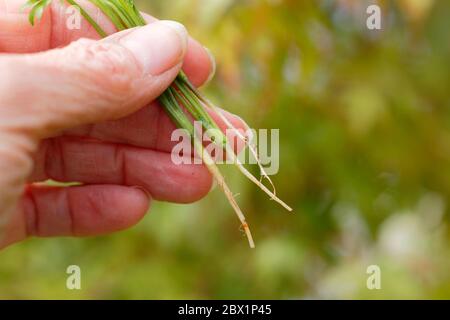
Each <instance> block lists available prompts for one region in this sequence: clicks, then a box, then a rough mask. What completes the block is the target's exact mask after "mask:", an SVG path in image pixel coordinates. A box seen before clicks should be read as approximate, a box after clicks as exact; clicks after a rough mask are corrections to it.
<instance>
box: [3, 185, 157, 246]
mask: <svg viewBox="0 0 450 320" xmlns="http://www.w3.org/2000/svg"><path fill="white" fill-rule="evenodd" d="M149 203H150V199H149V196H148V195H147V194H146V193H145V192H143V191H142V190H140V189H138V188H133V187H123V186H111V185H95V186H94V185H93V186H77V187H67V188H58V187H44V186H36V185H30V186H29V187H28V188H27V190H26V192H25V194H24V196H23V197H22V199H21V202H20V205H19V209H18V210H17V212H16V214H14V216H13V219H12V220H11V221H10V223H9V225H8V226H7V229H6V230H7V233H6V237H5V238H4V239H3V240H2V242H1V243H0V248H1V247H4V246H6V245H8V244H11V243H14V242H17V241H21V240H23V239H24V238H26V237H27V236H39V237H49V236H91V235H98V234H105V233H110V232H114V231H118V230H122V229H125V228H127V227H130V226H132V225H134V224H135V223H137V222H138V221H139V220H140V219H141V218H142V217H143V216H144V214H145V213H146V212H147V210H148V207H149Z"/></svg>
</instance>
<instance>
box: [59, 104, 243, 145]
mask: <svg viewBox="0 0 450 320" xmlns="http://www.w3.org/2000/svg"><path fill="white" fill-rule="evenodd" d="M222 112H223V114H224V115H225V116H226V118H227V119H228V120H229V121H230V122H231V124H233V126H234V127H235V128H237V129H239V130H240V131H245V130H246V129H247V128H248V127H247V125H246V123H245V122H244V121H243V120H242V119H241V118H239V117H238V116H236V115H233V114H231V113H228V112H227V111H225V110H222ZM211 115H212V117H213V119H214V120H215V121H216V123H217V125H218V126H219V127H220V128H221V129H222V131H224V132H225V129H226V128H227V126H226V125H225V123H224V122H223V120H222V119H221V118H220V117H219V116H218V115H216V114H214V113H211ZM175 128H176V127H175V125H174V124H173V122H172V120H170V118H169V117H168V116H167V114H166V113H165V112H164V110H163V109H162V108H161V106H160V105H158V104H157V103H152V104H150V105H149V106H147V107H144V108H142V109H140V110H138V111H137V112H135V113H133V114H132V115H130V116H127V117H125V118H122V119H118V120H114V121H107V122H103V123H99V124H93V125H87V126H81V127H78V128H75V129H72V130H68V131H66V132H64V134H65V135H68V136H76V137H88V138H94V139H99V140H102V141H105V142H111V143H121V144H128V145H132V146H136V147H140V148H147V149H153V150H158V151H162V152H171V151H172V149H173V147H174V146H175V145H176V144H177V143H178V141H171V135H172V133H173V131H174V130H175ZM236 151H240V150H236Z"/></svg>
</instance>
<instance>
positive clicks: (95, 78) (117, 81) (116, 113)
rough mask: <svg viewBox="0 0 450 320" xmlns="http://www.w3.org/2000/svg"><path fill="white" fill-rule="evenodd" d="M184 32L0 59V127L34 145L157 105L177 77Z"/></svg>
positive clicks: (169, 26) (151, 31)
mask: <svg viewBox="0 0 450 320" xmlns="http://www.w3.org/2000/svg"><path fill="white" fill-rule="evenodd" d="M186 44H187V32H186V30H185V29H184V27H183V26H182V25H180V24H178V23H176V22H172V21H160V22H155V23H152V24H150V25H147V26H144V27H140V28H135V29H132V30H126V31H123V32H121V33H117V34H114V35H113V36H110V37H108V38H105V39H103V40H101V41H93V40H87V39H83V40H79V41H76V42H74V43H72V44H71V45H69V46H68V47H65V48H63V49H54V50H50V51H46V52H43V53H38V54H29V55H1V56H0V70H2V73H3V75H2V77H0V105H3V106H14V108H1V109H0V112H1V121H2V122H1V123H0V126H3V127H5V128H8V127H9V128H11V129H12V130H16V131H20V130H25V128H26V129H27V130H29V131H31V133H32V134H34V135H35V136H36V137H37V138H43V137H46V136H49V135H52V134H56V133H58V132H59V131H60V130H64V129H67V128H71V127H75V126H77V125H81V124H86V123H94V122H101V121H106V120H111V119H117V118H120V117H124V116H126V115H127V114H131V113H132V112H134V111H136V110H138V109H140V108H141V107H143V106H145V105H147V104H149V103H150V102H151V101H152V100H154V99H155V98H156V97H158V96H159V95H160V94H161V93H162V92H163V91H164V90H165V89H166V88H167V87H168V86H169V85H170V84H171V83H172V81H173V80H174V78H175V77H176V75H177V74H178V72H179V70H180V67H181V63H182V60H183V57H184V54H185V52H186Z"/></svg>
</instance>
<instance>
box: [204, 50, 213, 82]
mask: <svg viewBox="0 0 450 320" xmlns="http://www.w3.org/2000/svg"><path fill="white" fill-rule="evenodd" d="M203 48H204V49H205V51H206V53H207V54H208V56H209V61H210V65H211V71H210V73H209V76H208V79H206V81H205V83H204V85H207V84H208V83H209V82H210V81H211V80H212V78H214V75H215V74H216V59H215V58H214V55H213V54H212V52H211V50H209V49H208V48H206V47H203Z"/></svg>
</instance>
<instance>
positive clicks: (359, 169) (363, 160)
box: [0, 0, 450, 299]
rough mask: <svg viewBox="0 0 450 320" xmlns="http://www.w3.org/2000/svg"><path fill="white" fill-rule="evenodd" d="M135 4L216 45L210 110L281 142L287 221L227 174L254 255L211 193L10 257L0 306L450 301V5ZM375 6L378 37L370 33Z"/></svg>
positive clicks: (1, 275)
mask: <svg viewBox="0 0 450 320" xmlns="http://www.w3.org/2000/svg"><path fill="white" fill-rule="evenodd" d="M137 3H138V5H139V7H140V8H141V9H142V10H145V11H147V12H150V13H152V14H154V15H156V16H158V17H161V18H165V19H176V20H179V21H181V22H183V23H184V24H185V25H187V26H188V28H189V30H190V32H191V34H192V35H194V36H195V37H196V38H198V39H200V40H201V41H202V42H203V43H204V44H205V45H206V46H207V47H209V48H210V49H211V51H212V52H213V53H214V55H215V56H216V59H217V74H216V76H215V78H214V80H213V81H212V82H211V83H210V84H209V85H208V86H207V87H206V88H204V89H203V90H204V91H205V92H206V93H207V95H208V96H209V97H211V99H212V100H213V101H215V102H216V103H217V104H219V105H221V106H222V107H224V108H227V109H229V110H231V111H232V112H235V113H237V114H239V115H241V116H242V117H243V118H245V119H246V120H247V121H248V123H249V124H250V125H251V127H253V128H279V129H280V162H281V164H280V171H279V173H278V174H277V175H276V176H274V177H273V180H274V182H275V183H276V185H277V186H278V188H277V190H278V194H279V195H280V196H281V197H282V198H283V199H284V200H285V201H286V202H287V203H289V204H290V205H292V206H293V207H294V214H289V213H287V212H285V211H284V210H283V209H282V208H280V207H278V206H276V205H275V204H274V203H273V201H270V200H269V199H267V197H266V196H265V195H264V194H263V193H262V192H260V191H259V190H258V189H257V188H255V187H254V186H253V185H252V184H251V183H250V182H248V181H247V180H245V179H244V178H243V177H241V176H240V175H239V174H237V173H236V172H235V171H233V170H228V169H226V178H227V179H228V181H229V182H230V185H231V187H232V189H233V190H234V191H235V192H236V193H239V195H238V197H237V199H238V201H239V203H240V205H241V207H242V209H243V210H244V211H245V212H246V214H247V217H248V220H249V223H250V224H251V226H252V230H253V233H254V237H255V240H256V245H257V247H256V249H254V250H251V249H249V248H248V246H247V243H246V240H245V238H244V236H243V234H242V232H240V231H239V223H238V221H237V219H236V218H235V216H234V214H233V212H232V210H231V208H230V207H229V205H228V203H227V201H226V200H225V197H224V196H223V195H222V194H221V192H220V191H219V190H215V191H214V192H212V193H211V194H210V195H209V196H208V197H207V198H205V199H204V200H202V201H200V202H198V203H195V204H192V205H175V204H170V203H155V204H154V205H153V208H152V212H151V213H150V214H149V215H147V216H146V217H145V218H144V220H143V221H141V222H140V223H139V224H138V225H137V226H136V227H134V228H132V229H130V230H127V231H124V232H119V233H117V234H114V235H110V236H102V237H96V238H87V239H69V238H57V239H30V240H28V241H26V242H24V243H21V244H18V245H15V246H12V247H9V248H7V249H6V250H3V251H2V252H1V253H0V298H44V299H46V298H62V299H65V298H74V299H86V298H113V299H116V298H127V299H128V298H139V299H148V298H150V299H197V298H217V299H225V298H252V299H260V298H275V299H278V298H284V299H299V298H300V299H301V298H344V299H348V298H361V299H377V298H406V299H409V298H450V272H449V271H450V232H449V230H448V225H449V220H450V219H449V205H450V204H449V199H450V103H449V96H450V95H449V90H450V72H449V71H450V59H449V58H450V41H449V30H450V2H449V1H443V0H442V1H438V0H435V1H433V0H402V1H401V0H399V1H375V0H373V1H363V0H362V1H351V0H348V1H337V0H336V1H332V0H328V1H325V0H317V1H300V0H171V1H163V0H151V1H149V0H145V1H144V0H140V1H139V0H138V1H137ZM374 3H375V4H379V5H380V6H381V7H382V10H383V16H382V28H383V29H382V30H381V31H370V30H368V29H367V28H366V18H367V14H366V8H367V6H368V5H369V4H374ZM252 169H254V170H255V171H254V172H255V173H257V170H256V168H252ZM70 264H76V265H79V266H80V267H81V270H82V290H80V291H69V290H67V289H66V286H65V285H66V277H67V275H66V273H65V271H66V268H67V266H68V265H70ZM369 265H378V266H379V267H380V268H381V289H380V290H368V289H367V287H366V280H367V277H368V276H369V275H368V274H367V273H366V270H367V267H368V266H369Z"/></svg>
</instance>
